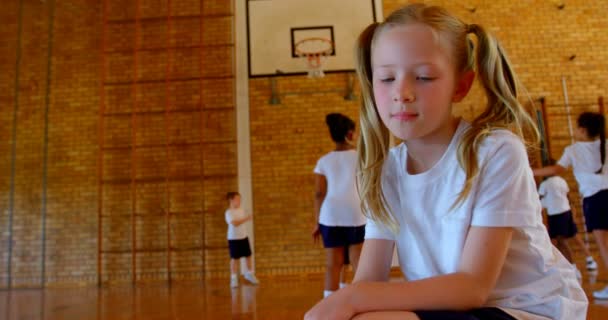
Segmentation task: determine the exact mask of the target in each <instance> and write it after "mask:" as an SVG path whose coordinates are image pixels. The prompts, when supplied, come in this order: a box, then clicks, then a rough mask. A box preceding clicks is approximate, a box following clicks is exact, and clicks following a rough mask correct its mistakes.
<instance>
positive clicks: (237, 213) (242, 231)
mask: <svg viewBox="0 0 608 320" xmlns="http://www.w3.org/2000/svg"><path fill="white" fill-rule="evenodd" d="M247 216H249V215H248V214H247V213H245V210H243V209H241V208H238V209H228V210H226V223H227V224H228V235H227V238H228V240H239V239H245V238H247V228H246V227H245V223H241V224H240V225H238V226H235V225H233V224H232V223H230V221H231V220H232V219H237V220H240V219H243V218H245V217H247Z"/></svg>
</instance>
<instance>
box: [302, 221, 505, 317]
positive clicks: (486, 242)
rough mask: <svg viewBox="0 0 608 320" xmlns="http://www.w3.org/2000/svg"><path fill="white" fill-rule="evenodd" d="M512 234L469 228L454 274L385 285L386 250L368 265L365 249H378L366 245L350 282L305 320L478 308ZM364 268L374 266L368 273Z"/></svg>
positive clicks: (310, 313)
mask: <svg viewBox="0 0 608 320" xmlns="http://www.w3.org/2000/svg"><path fill="white" fill-rule="evenodd" d="M512 234H513V230H512V228H508V227H471V228H470V229H469V234H468V236H467V240H466V242H465V247H464V251H463V255H462V260H461V263H460V265H459V267H458V271H457V272H455V273H452V274H446V275H441V276H436V277H431V278H427V279H422V280H416V281H408V282H386V278H387V275H386V271H385V270H384V269H383V266H384V268H386V266H385V264H386V261H388V260H389V259H387V256H388V254H387V252H390V251H391V250H383V249H382V247H383V246H382V245H380V250H381V251H383V252H380V255H381V256H382V257H380V259H379V260H384V261H381V262H378V261H375V262H374V261H371V257H372V256H371V255H373V254H375V252H374V253H371V250H372V249H377V248H378V247H377V246H376V245H375V244H371V245H368V244H367V242H368V241H370V242H372V241H373V240H366V244H364V252H363V253H362V255H361V259H362V260H361V262H360V264H359V270H360V271H359V270H357V275H356V276H355V283H353V284H352V285H350V286H348V287H346V288H343V289H340V290H339V291H337V292H336V293H334V294H332V295H331V296H329V297H328V298H326V299H323V300H322V301H321V302H320V303H318V304H317V305H316V306H315V307H314V308H313V309H311V310H310V311H309V312H308V313H307V314H306V317H305V319H325V316H326V315H331V316H332V319H333V318H335V319H350V318H352V317H353V316H354V315H356V314H361V313H366V312H372V311H388V310H391V311H416V310H467V309H472V308H478V307H481V306H483V304H484V303H485V302H486V300H487V299H488V296H489V294H490V292H491V291H492V289H493V288H494V286H495V285H496V281H497V279H498V276H499V275H500V271H501V269H502V266H503V264H504V261H505V258H506V256H507V251H508V247H509V243H510V241H511V237H512ZM377 241H381V240H377ZM374 242H375V241H374ZM378 244H380V242H378ZM366 246H367V248H368V249H369V250H367V251H365V247H366ZM384 248H385V249H386V246H384ZM370 254H371V255H370ZM383 257H384V259H383ZM370 265H371V266H375V267H371V268H370ZM370 270H371V272H370ZM367 278H369V279H370V280H368V279H367Z"/></svg>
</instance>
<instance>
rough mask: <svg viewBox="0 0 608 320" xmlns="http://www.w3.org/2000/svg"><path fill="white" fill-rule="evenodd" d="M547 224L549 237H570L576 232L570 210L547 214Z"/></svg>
mask: <svg viewBox="0 0 608 320" xmlns="http://www.w3.org/2000/svg"><path fill="white" fill-rule="evenodd" d="M547 225H548V229H549V237H551V239H554V238H557V237H564V238H572V237H574V236H575V235H576V233H577V232H578V229H577V228H576V224H575V223H574V219H573V218H572V211H570V210H568V211H566V212H562V213H559V214H556V215H552V216H547Z"/></svg>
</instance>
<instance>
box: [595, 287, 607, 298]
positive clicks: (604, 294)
mask: <svg viewBox="0 0 608 320" xmlns="http://www.w3.org/2000/svg"><path fill="white" fill-rule="evenodd" d="M593 297H594V298H596V299H608V286H607V287H605V288H604V289H602V290H598V291H593Z"/></svg>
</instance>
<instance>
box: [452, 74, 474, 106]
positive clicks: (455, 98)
mask: <svg viewBox="0 0 608 320" xmlns="http://www.w3.org/2000/svg"><path fill="white" fill-rule="evenodd" d="M473 80H475V72H473V70H469V71H467V72H465V73H463V74H462V75H460V77H459V78H458V82H457V83H456V90H455V91H454V94H453V95H452V102H460V101H462V99H464V97H466V96H467V94H468V93H469V90H471V86H472V85H473Z"/></svg>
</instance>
